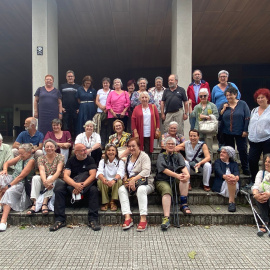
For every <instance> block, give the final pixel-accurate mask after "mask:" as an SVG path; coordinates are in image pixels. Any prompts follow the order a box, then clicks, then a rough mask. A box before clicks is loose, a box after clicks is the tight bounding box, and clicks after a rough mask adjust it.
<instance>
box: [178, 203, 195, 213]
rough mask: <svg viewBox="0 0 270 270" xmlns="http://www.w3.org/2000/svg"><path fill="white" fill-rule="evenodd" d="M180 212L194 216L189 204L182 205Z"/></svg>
mask: <svg viewBox="0 0 270 270" xmlns="http://www.w3.org/2000/svg"><path fill="white" fill-rule="evenodd" d="M180 211H182V212H183V213H184V215H191V214H192V213H191V211H190V209H189V207H188V205H187V204H182V205H180ZM188 211H189V212H188Z"/></svg>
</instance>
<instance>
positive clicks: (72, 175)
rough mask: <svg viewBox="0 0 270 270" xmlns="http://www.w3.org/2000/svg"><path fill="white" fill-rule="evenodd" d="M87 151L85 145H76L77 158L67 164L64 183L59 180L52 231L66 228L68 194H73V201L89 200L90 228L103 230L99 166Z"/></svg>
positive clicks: (71, 159) (55, 191)
mask: <svg viewBox="0 0 270 270" xmlns="http://www.w3.org/2000/svg"><path fill="white" fill-rule="evenodd" d="M86 151H87V149H86V146H85V145H84V144H81V143H78V144H75V147H74V153H75V156H72V157H71V158H70V159H69V160H68V161H67V163H66V167H65V170H64V178H63V180H64V181H61V180H59V181H58V182H57V183H56V185H55V188H54V193H55V203H54V216H55V223H54V225H53V226H51V227H50V231H57V230H58V229H60V228H62V227H64V226H66V215H65V208H66V196H67V195H68V194H71V196H72V200H73V201H76V200H77V199H78V200H80V197H82V196H83V198H87V199H88V222H89V223H88V226H89V227H90V228H91V229H92V230H94V231H99V230H100V229H101V228H100V225H99V223H98V209H99V192H98V189H97V180H96V172H97V166H96V163H95V160H94V159H93V158H92V157H91V156H88V155H87V152H86ZM78 197H79V198H78Z"/></svg>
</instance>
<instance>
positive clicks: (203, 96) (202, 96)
mask: <svg viewBox="0 0 270 270" xmlns="http://www.w3.org/2000/svg"><path fill="white" fill-rule="evenodd" d="M206 97H207V95H201V96H199V98H206Z"/></svg>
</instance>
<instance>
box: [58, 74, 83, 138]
mask: <svg viewBox="0 0 270 270" xmlns="http://www.w3.org/2000/svg"><path fill="white" fill-rule="evenodd" d="M66 79H67V82H66V83H64V84H61V86H60V92H61V94H62V106H63V108H62V110H63V112H62V113H63V130H68V131H69V132H70V134H71V136H72V137H73V139H74V138H75V136H76V135H77V134H75V127H76V126H77V117H78V109H79V103H78V100H77V98H76V93H77V89H78V88H79V87H80V86H79V85H78V84H76V83H75V82H74V80H75V75H74V72H73V71H72V70H68V71H67V72H66Z"/></svg>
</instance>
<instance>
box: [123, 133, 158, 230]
mask: <svg viewBox="0 0 270 270" xmlns="http://www.w3.org/2000/svg"><path fill="white" fill-rule="evenodd" d="M128 148H129V150H130V153H131V154H130V155H129V156H128V158H127V162H126V175H125V177H124V179H123V183H124V185H123V186H121V187H120V188H119V189H118V194H119V200H120V204H121V210H122V214H123V215H124V216H125V222H124V224H123V230H127V229H129V228H130V227H132V226H133V219H132V218H131V214H132V213H131V210H130V202H129V195H133V194H135V193H136V195H137V198H138V204H139V212H140V223H139V225H138V227H137V231H139V232H142V231H144V230H145V229H146V227H147V220H146V216H147V195H148V194H150V193H152V192H153V191H154V189H155V188H154V183H153V182H154V178H153V176H152V175H151V160H150V158H149V156H148V155H147V154H146V153H145V152H143V151H141V150H140V141H139V138H131V139H130V140H129V142H128Z"/></svg>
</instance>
